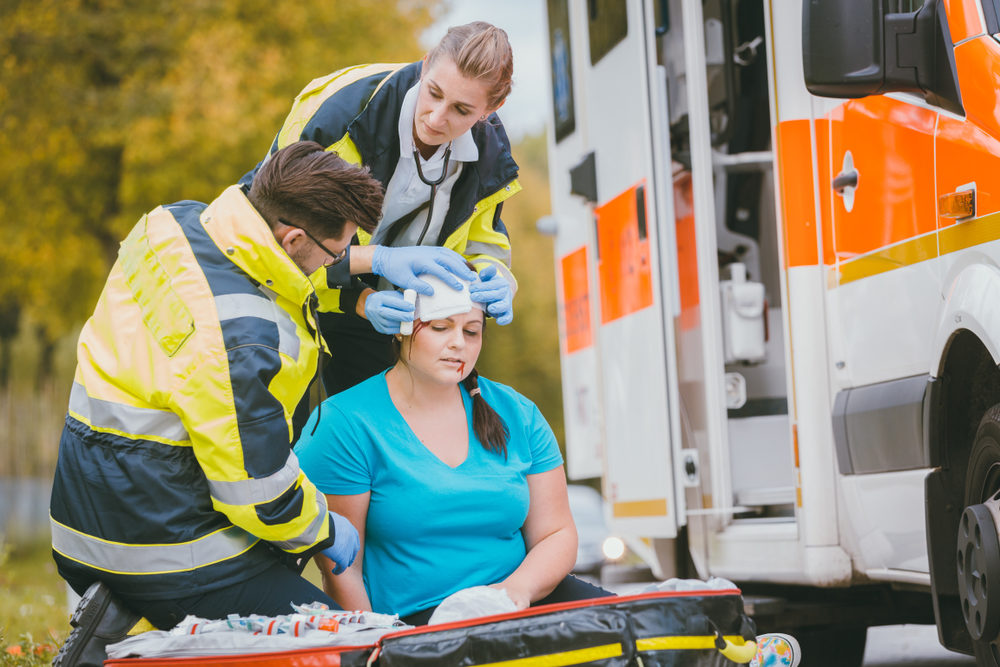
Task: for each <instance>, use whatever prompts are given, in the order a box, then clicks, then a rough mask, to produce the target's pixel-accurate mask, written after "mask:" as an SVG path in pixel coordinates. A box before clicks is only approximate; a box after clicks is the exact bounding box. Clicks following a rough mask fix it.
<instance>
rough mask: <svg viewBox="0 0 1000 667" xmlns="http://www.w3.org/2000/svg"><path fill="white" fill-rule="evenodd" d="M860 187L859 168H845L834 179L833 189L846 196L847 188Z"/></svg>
mask: <svg viewBox="0 0 1000 667" xmlns="http://www.w3.org/2000/svg"><path fill="white" fill-rule="evenodd" d="M856 187H858V170H857V169H845V170H844V171H842V172H840V173H839V174H837V176H836V177H835V178H834V179H833V189H834V191H835V192H836V193H837V194H838V195H840V196H841V197H843V196H844V189H845V188H856Z"/></svg>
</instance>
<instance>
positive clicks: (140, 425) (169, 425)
mask: <svg viewBox="0 0 1000 667" xmlns="http://www.w3.org/2000/svg"><path fill="white" fill-rule="evenodd" d="M69 409H70V411H71V412H75V413H76V414H78V415H80V416H81V417H83V418H84V419H86V420H87V421H89V422H90V425H91V426H93V427H95V428H102V429H110V430H114V431H121V432H123V433H128V434H130V435H137V436H144V435H153V436H158V437H160V438H163V439H165V440H173V441H184V440H188V439H189V438H188V432H187V429H185V428H184V423H183V422H181V418H180V417H178V416H177V415H176V414H174V413H173V412H169V411H167V410H155V409H153V408H137V407H135V406H134V405H125V404H123V403H114V402H112V401H103V400H101V399H99V398H94V397H93V396H88V395H87V390H86V388H84V386H83V385H82V384H80V383H79V382H74V383H73V389H72V390H70V392H69Z"/></svg>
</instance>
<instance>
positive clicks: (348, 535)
mask: <svg viewBox="0 0 1000 667" xmlns="http://www.w3.org/2000/svg"><path fill="white" fill-rule="evenodd" d="M330 524H331V525H330V527H331V528H333V546H332V547H327V548H326V549H323V551H322V552H321V553H322V554H323V555H324V556H326V557H327V558H329V559H330V560H332V561H333V565H334V567H333V573H334V574H340V573H341V572H343V571H344V570H346V569H347V568H349V567H350V566H351V563H353V562H354V559H355V558H356V557H357V555H358V549H359V548H361V538H359V537H358V530H357V528H355V527H354V525H353V524H352V523H351V522H350V521H348V520H347V519H345V518H344V517H342V516H340V515H339V514H335V513H333V512H330Z"/></svg>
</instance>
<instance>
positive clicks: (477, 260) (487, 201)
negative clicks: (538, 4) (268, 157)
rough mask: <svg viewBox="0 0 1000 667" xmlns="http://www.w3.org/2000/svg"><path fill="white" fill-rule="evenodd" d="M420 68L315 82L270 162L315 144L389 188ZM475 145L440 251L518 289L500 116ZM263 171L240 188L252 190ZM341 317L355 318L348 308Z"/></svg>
mask: <svg viewBox="0 0 1000 667" xmlns="http://www.w3.org/2000/svg"><path fill="white" fill-rule="evenodd" d="M420 68H421V62H420V61H418V62H415V63H410V64H406V63H395V64H369V65H358V66H355V67H348V68H345V69H342V70H339V71H337V72H334V73H333V74H330V75H328V76H324V77H322V78H319V79H315V80H313V81H311V82H310V83H309V84H308V85H307V86H306V87H305V88H304V89H303V90H302V92H300V93H299V95H298V96H297V97H296V98H295V102H294V104H293V105H292V110H291V111H290V112H289V114H288V117H287V118H286V119H285V123H284V125H283V126H282V128H281V130H280V131H279V132H278V135H277V136H276V137H275V139H274V143H273V144H272V145H271V154H274V152H275V151H277V150H279V149H281V148H284V147H285V146H288V145H289V144H293V143H295V142H296V141H305V140H309V141H316V142H318V143H320V144H321V145H323V146H326V147H327V150H331V151H336V152H337V154H339V155H340V157H342V158H343V159H345V160H347V161H348V162H351V163H352V164H363V165H365V166H367V167H368V168H369V169H370V170H371V174H372V176H373V177H375V178H376V179H378V180H379V181H380V182H381V183H382V186H383V187H388V185H389V179H391V178H392V175H393V173H394V172H395V170H396V163H397V162H399V113H400V107H401V106H402V103H403V97H404V96H405V95H406V92H407V91H408V90H409V89H410V88H412V87H413V86H414V85H415V84H416V83H417V81H418V80H419V79H420ZM472 138H473V140H474V141H475V143H476V146H477V147H478V149H479V160H478V161H477V162H474V163H469V164H466V165H465V166H464V168H463V170H462V174H461V175H460V176H459V179H458V182H456V183H455V186H454V187H453V189H452V191H451V198H450V202H449V207H448V212H447V214H446V215H445V219H444V224H443V225H442V228H441V233H440V235H439V236H438V239H437V243H436V245H439V246H442V247H445V248H451V249H452V250H454V251H455V252H457V253H459V254H460V255H463V256H464V257H465V258H466V259H468V260H469V261H470V262H472V264H473V265H475V266H476V268H477V269H482V268H483V267H485V266H486V265H488V264H495V265H496V266H497V269H498V271H499V272H500V273H501V274H502V275H504V276H505V277H507V279H508V280H509V281H510V283H511V285H512V287H514V288H515V289H516V287H517V282H516V281H515V279H514V275H513V273H511V271H510V262H511V252H510V238H509V237H508V234H507V228H506V227H505V226H504V224H503V221H502V220H501V219H500V211H501V209H502V208H503V202H504V201H505V200H506V199H508V198H509V197H511V196H513V195H515V194H517V193H518V192H520V190H521V184H520V183H519V182H518V180H517V163H516V162H514V159H513V158H512V157H511V154H510V142H509V141H508V140H507V133H506V132H505V131H504V129H503V125H502V124H501V123H500V119H499V118H498V117H497V116H496V114H493V115H491V116H490V117H489V118H487V119H486V121H485V122H480V123H476V124H475V125H474V126H473V127H472ZM259 168H260V165H258V166H257V169H259ZM257 169H254V170H252V171H250V172H249V173H247V174H246V175H245V176H244V177H243V179H242V181H241V182H242V183H244V184H247V183H249V182H251V181H252V179H253V175H254V174H255V173H256V171H257ZM357 236H358V242H359V243H360V244H362V245H366V244H367V243H368V242H369V241H370V240H371V235H370V234H368V233H366V232H364V231H361V230H359V231H358V235H357ZM338 296H339V295H337V296H327V295H326V294H321V299H322V307H321V310H324V311H326V310H333V311H337V310H340V309H341V306H340V305H339V301H338ZM327 304H332V306H328V305H327ZM343 310H345V311H346V312H351V308H350V306H349V305H346V304H345V306H343Z"/></svg>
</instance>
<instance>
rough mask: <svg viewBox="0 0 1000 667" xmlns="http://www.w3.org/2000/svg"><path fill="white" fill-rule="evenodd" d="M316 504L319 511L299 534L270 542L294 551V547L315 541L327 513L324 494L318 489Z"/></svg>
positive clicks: (306, 545)
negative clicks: (288, 538) (284, 539)
mask: <svg viewBox="0 0 1000 667" xmlns="http://www.w3.org/2000/svg"><path fill="white" fill-rule="evenodd" d="M316 505H317V506H318V507H319V511H318V512H317V513H316V518H315V519H313V521H312V523H310V524H309V527H308V528H306V529H305V530H304V531H303V532H302V534H301V535H299V536H298V537H296V538H294V539H291V540H287V541H285V542H271V544H273V545H274V546H276V547H278V548H279V549H283V550H285V551H295V550H296V549H301V548H302V547H308V546H309V545H311V544H313V543H314V542H316V538H317V537H318V536H319V530H320V528H322V527H323V522H324V521H326V513H327V509H326V496H325V495H323V494H322V493H320V491H319V489H317V490H316Z"/></svg>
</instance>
